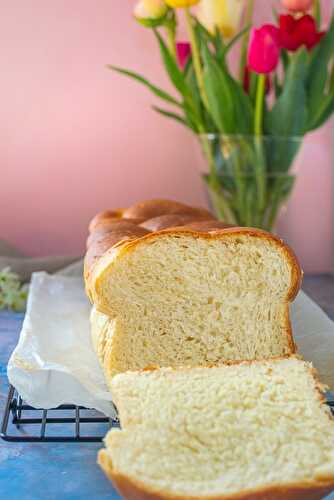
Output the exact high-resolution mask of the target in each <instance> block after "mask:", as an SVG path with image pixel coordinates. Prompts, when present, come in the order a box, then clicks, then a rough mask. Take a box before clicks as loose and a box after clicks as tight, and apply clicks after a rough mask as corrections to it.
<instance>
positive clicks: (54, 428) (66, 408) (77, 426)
mask: <svg viewBox="0 0 334 500" xmlns="http://www.w3.org/2000/svg"><path fill="white" fill-rule="evenodd" d="M327 396H328V397H327V404H328V405H329V407H330V408H331V410H332V413H333V415H334V395H333V394H328V395H327ZM111 427H119V420H118V419H117V418H115V419H112V418H108V417H106V416H105V415H103V414H101V413H99V412H98V411H96V410H94V409H91V408H85V407H83V406H76V405H70V404H67V405H61V406H58V408H52V409H49V410H45V409H36V408H33V407H32V406H29V405H27V404H26V403H25V402H24V401H23V400H22V398H21V396H20V395H19V394H18V392H17V391H16V389H15V388H14V387H13V386H10V387H9V391H8V397H7V403H6V407H5V413H4V416H3V420H2V425H1V432H0V437H2V439H4V440H5V441H16V442H82V443H84V442H85V443H87V442H90V443H97V442H100V441H102V439H103V437H104V436H105V434H106V433H107V431H108V430H109V429H110V428H111Z"/></svg>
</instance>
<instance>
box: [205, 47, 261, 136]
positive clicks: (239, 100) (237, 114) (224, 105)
mask: <svg viewBox="0 0 334 500" xmlns="http://www.w3.org/2000/svg"><path fill="white" fill-rule="evenodd" d="M203 49H204V50H203V60H204V85H205V90H206V93H207V96H208V100H209V111H210V114H211V116H212V118H213V121H214V122H215V125H216V126H217V128H218V130H219V131H220V132H222V133H225V134H233V133H240V134H247V133H250V131H251V128H252V123H253V107H252V103H251V100H250V98H249V96H248V95H247V94H245V92H244V90H243V89H242V87H241V86H240V84H239V83H237V82H236V81H235V80H234V79H233V78H232V77H231V76H230V74H229V73H228V72H227V71H226V70H225V69H224V67H221V66H220V65H219V64H218V63H217V61H216V60H215V58H214V56H213V55H212V54H211V52H210V50H209V49H208V47H203Z"/></svg>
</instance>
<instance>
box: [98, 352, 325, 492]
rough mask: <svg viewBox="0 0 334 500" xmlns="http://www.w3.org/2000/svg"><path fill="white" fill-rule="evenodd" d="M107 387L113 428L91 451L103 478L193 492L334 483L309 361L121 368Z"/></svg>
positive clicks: (321, 409) (322, 407)
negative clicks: (114, 411)
mask: <svg viewBox="0 0 334 500" xmlns="http://www.w3.org/2000/svg"><path fill="white" fill-rule="evenodd" d="M111 390H112V394H113V399H114V402H115V403H116V406H117V408H118V411H119V415H120V420H121V425H122V430H116V429H114V430H111V431H109V433H108V434H107V436H106V439H105V445H106V451H103V452H100V453H102V455H101V462H102V459H103V462H104V464H103V465H104V469H109V470H110V472H111V475H112V474H113V473H114V474H122V475H124V476H126V477H128V478H130V479H131V480H133V481H138V482H139V483H140V484H144V485H145V487H147V488H149V489H151V490H152V491H157V492H159V491H160V492H161V491H163V492H164V493H165V494H170V495H186V496H187V495H188V496H192V497H195V498H200V497H202V496H206V495H211V496H212V495H229V494H233V493H235V492H238V491H241V490H246V489H250V488H261V487H266V486H275V485H278V486H283V487H288V486H289V484H291V483H296V482H298V483H299V482H301V483H304V485H305V486H306V487H307V486H308V485H310V486H312V484H313V485H314V482H316V484H317V483H318V482H320V484H321V482H323V481H325V482H327V484H328V483H330V481H331V482H332V483H333V486H334V425H333V419H332V417H331V415H330V412H329V409H328V408H327V407H326V405H325V404H323V402H322V398H321V395H320V393H319V391H318V386H317V382H316V380H315V379H314V377H313V373H312V367H311V365H310V364H309V363H306V362H304V361H301V360H299V359H297V358H295V357H292V358H289V359H281V360H275V361H263V362H251V363H241V364H235V365H231V366H227V365H225V366H220V367H212V368H192V369H183V370H177V371H174V370H172V369H161V370H157V371H151V372H150V371H143V372H138V373H131V372H128V373H124V374H119V375H117V376H116V377H114V378H113V380H112V382H111ZM266 498H267V497H266ZM268 498H270V497H269V496H268ZM298 498H302V497H298ZM312 498H313V497H312ZM317 498H319V497H317Z"/></svg>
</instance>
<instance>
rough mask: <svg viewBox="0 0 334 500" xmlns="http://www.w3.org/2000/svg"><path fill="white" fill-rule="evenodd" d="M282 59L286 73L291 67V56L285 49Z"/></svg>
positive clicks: (282, 51) (282, 52)
mask: <svg viewBox="0 0 334 500" xmlns="http://www.w3.org/2000/svg"><path fill="white" fill-rule="evenodd" d="M281 61H282V64H283V68H284V71H285V73H286V72H287V71H288V67H289V63H290V57H289V53H288V51H287V50H285V49H282V50H281Z"/></svg>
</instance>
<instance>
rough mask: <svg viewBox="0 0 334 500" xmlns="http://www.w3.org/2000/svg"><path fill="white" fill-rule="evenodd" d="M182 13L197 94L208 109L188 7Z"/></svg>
mask: <svg viewBox="0 0 334 500" xmlns="http://www.w3.org/2000/svg"><path fill="white" fill-rule="evenodd" d="M184 11H185V16H186V23H187V29H188V33H189V40H190V45H191V53H192V57H193V63H194V71H195V75H196V80H197V83H198V88H199V92H200V95H201V98H202V101H203V103H204V105H205V107H206V108H208V107H209V103H208V98H207V95H206V92H205V87H204V78H203V71H202V66H201V58H200V53H199V48H198V44H197V40H196V35H195V30H194V26H193V21H192V18H191V14H190V10H189V7H186V8H185V9H184Z"/></svg>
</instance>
